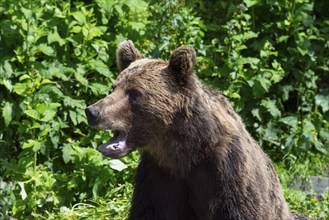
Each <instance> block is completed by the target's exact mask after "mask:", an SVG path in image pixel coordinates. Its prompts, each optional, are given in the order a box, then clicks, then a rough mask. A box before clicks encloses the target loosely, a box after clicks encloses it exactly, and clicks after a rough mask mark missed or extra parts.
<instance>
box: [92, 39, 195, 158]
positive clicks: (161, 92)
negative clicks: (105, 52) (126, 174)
mask: <svg viewBox="0 0 329 220" xmlns="http://www.w3.org/2000/svg"><path fill="white" fill-rule="evenodd" d="M195 60H196V56H195V51H194V50H193V49H192V48H190V47H188V46H181V47H179V48H177V49H176V50H175V51H174V52H173V54H172V55H171V57H170V59H169V62H167V61H163V60H159V59H148V58H144V56H143V55H142V54H141V53H140V52H139V51H138V50H137V49H136V48H135V46H134V44H133V43H132V42H131V41H129V40H127V41H124V42H122V43H121V44H120V45H119V47H118V49H117V65H118V68H119V69H120V71H121V73H120V74H119V75H118V77H117V79H116V81H115V82H114V83H113V91H112V93H111V94H110V95H108V96H106V97H105V98H103V99H101V100H99V101H98V102H96V103H95V104H93V105H90V106H88V107H87V108H86V115H87V119H88V124H89V125H91V126H93V127H95V128H98V129H105V130H111V131H112V133H113V138H112V139H111V140H109V141H108V142H107V143H105V144H102V145H100V146H99V150H100V152H102V153H103V154H104V155H105V156H110V157H112V158H120V157H123V156H125V155H127V154H129V153H130V152H131V151H133V150H134V149H135V148H137V147H138V148H140V149H145V150H147V149H150V148H152V146H157V145H158V144H159V143H164V142H165V141H164V140H163V139H164V138H166V134H167V131H168V130H170V129H171V126H172V124H173V121H174V120H175V117H178V116H177V115H179V113H180V112H182V111H183V108H184V107H185V106H186V102H188V98H187V97H189V94H190V93H193V87H194V85H193V84H195V83H197V81H196V80H195V77H194V76H193V67H194V65H195V62H196V61H195Z"/></svg>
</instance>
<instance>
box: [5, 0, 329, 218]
mask: <svg viewBox="0 0 329 220" xmlns="http://www.w3.org/2000/svg"><path fill="white" fill-rule="evenodd" d="M328 7H329V5H328V3H327V2H326V1H322V0H299V1H274V0H267V1H263V0H239V1H237V0H234V1H202V0H194V1H186V2H185V1H179V0H170V1H160V2H159V1H154V0H143V1H133V0H123V1H120V0H91V1H51V0H43V1H32V0H19V1H17V0H6V1H4V2H3V3H2V4H1V5H0V55H1V56H0V90H1V93H0V113H1V114H0V159H1V162H0V163H1V166H0V174H1V177H0V210H1V212H0V213H1V214H0V218H1V219H2V218H4V219H8V218H10V216H13V217H15V218H18V219H26V218H49V219H76V218H102V217H103V218H104V217H106V218H111V219H123V218H124V217H125V216H126V215H127V210H128V204H129V200H130V196H131V191H132V185H131V183H132V178H133V170H134V168H135V167H136V164H137V161H138V153H133V154H132V155H131V156H129V157H127V158H124V159H122V160H121V161H122V162H119V161H117V160H110V161H109V160H108V159H105V158H103V157H102V156H101V154H100V153H99V152H98V151H97V150H96V147H97V146H98V145H99V144H100V143H102V142H104V141H106V140H108V139H109V137H110V136H111V134H110V133H109V132H105V131H103V132H101V131H96V130H93V129H92V128H90V127H88V126H87V124H86V117H85V114H84V109H85V107H86V106H87V105H89V104H91V103H94V102H95V101H96V100H98V99H100V98H102V97H104V96H105V95H107V94H108V93H109V92H110V88H111V84H112V82H113V80H114V79H115V76H116V73H117V70H116V67H115V62H114V61H115V49H116V46H117V44H118V43H119V42H121V41H122V40H123V39H126V38H128V39H131V40H133V41H134V42H135V44H136V45H137V46H138V47H139V48H141V49H142V50H143V52H144V54H146V55H148V56H151V57H161V58H168V56H169V55H170V53H171V52H172V51H173V50H174V49H175V48H176V47H177V46H179V45H182V44H189V45H191V46H193V47H194V48H195V49H196V51H197V53H198V66H197V69H196V71H197V74H198V76H199V78H201V79H202V80H203V81H204V82H205V83H207V84H209V85H211V86H213V87H214V88H216V89H220V90H221V91H222V92H223V93H224V94H225V95H226V96H228V97H229V98H230V100H231V101H232V103H233V105H234V108H235V109H236V110H237V111H239V113H240V114H241V115H242V117H243V118H244V121H245V122H246V125H247V127H248V130H249V131H251V132H252V134H253V136H254V137H255V139H257V140H258V141H259V142H260V144H261V146H262V147H263V148H264V149H265V150H266V151H267V152H268V153H269V154H270V156H271V157H272V158H273V159H274V160H275V161H277V162H282V163H283V164H284V166H285V167H288V168H289V172H290V173H292V174H295V173H300V172H301V171H305V172H306V173H305V175H308V174H310V172H317V170H318V168H319V167H318V166H323V169H321V170H324V169H325V167H326V165H325V163H327V164H328V161H327V160H322V159H323V158H328V151H329V101H328V100H329V89H328V86H329V82H328V74H329V59H328V57H329V50H328V47H329V43H328V42H329V28H328V25H329V17H328V15H327V11H326V10H325V9H327V8H328ZM318 158H321V160H319V159H318ZM305 161H306V162H305ZM304 162H305V164H306V165H307V167H303V168H301V167H300V166H299V164H301V163H304ZM282 172H283V171H282ZM287 198H288V201H289V202H290V204H291V206H292V207H293V210H296V211H302V212H303V213H305V214H309V215H311V216H313V217H319V218H320V217H321V214H319V215H316V214H314V213H312V212H313V211H307V210H305V209H302V206H300V207H297V206H298V203H299V202H300V203H301V204H305V205H304V206H303V207H307V209H308V210H317V208H320V209H321V210H324V211H321V212H320V213H323V212H325V211H326V208H325V207H327V206H326V205H327V203H321V204H319V203H316V202H312V200H310V199H312V197H308V196H305V195H297V196H295V192H289V193H288V194H287ZM326 198H327V197H326ZM326 201H328V200H326ZM312 207H316V208H315V209H313V208H312ZM31 216H32V217H31ZM321 218H322V217H321Z"/></svg>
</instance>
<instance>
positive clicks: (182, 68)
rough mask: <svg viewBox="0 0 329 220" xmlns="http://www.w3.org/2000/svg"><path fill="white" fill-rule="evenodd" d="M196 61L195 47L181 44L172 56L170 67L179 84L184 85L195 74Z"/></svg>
mask: <svg viewBox="0 0 329 220" xmlns="http://www.w3.org/2000/svg"><path fill="white" fill-rule="evenodd" d="M195 63H196V55H195V51H194V49H193V48H191V47H189V46H181V47H179V48H177V49H176V50H175V51H174V52H173V54H172V55H171V56H170V59H169V66H168V68H169V70H170V71H172V73H173V74H174V76H175V78H176V80H177V82H178V84H180V85H184V84H185V83H186V82H187V80H188V78H189V77H190V76H191V75H192V74H193V67H194V66H195Z"/></svg>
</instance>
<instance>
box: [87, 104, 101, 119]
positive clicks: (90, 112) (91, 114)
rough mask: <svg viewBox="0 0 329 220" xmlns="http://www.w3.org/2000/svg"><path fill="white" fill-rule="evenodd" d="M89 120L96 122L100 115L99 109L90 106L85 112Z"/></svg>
mask: <svg viewBox="0 0 329 220" xmlns="http://www.w3.org/2000/svg"><path fill="white" fill-rule="evenodd" d="M85 112H86V115H87V118H88V119H91V120H95V119H96V118H97V116H98V115H99V109H98V108H97V107H95V106H88V107H87V108H86V110H85Z"/></svg>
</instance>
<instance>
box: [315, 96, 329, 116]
mask: <svg viewBox="0 0 329 220" xmlns="http://www.w3.org/2000/svg"><path fill="white" fill-rule="evenodd" d="M315 104H316V105H317V106H321V108H322V111H323V113H326V112H327V111H328V110H329V95H322V94H317V95H316V96H315Z"/></svg>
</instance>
